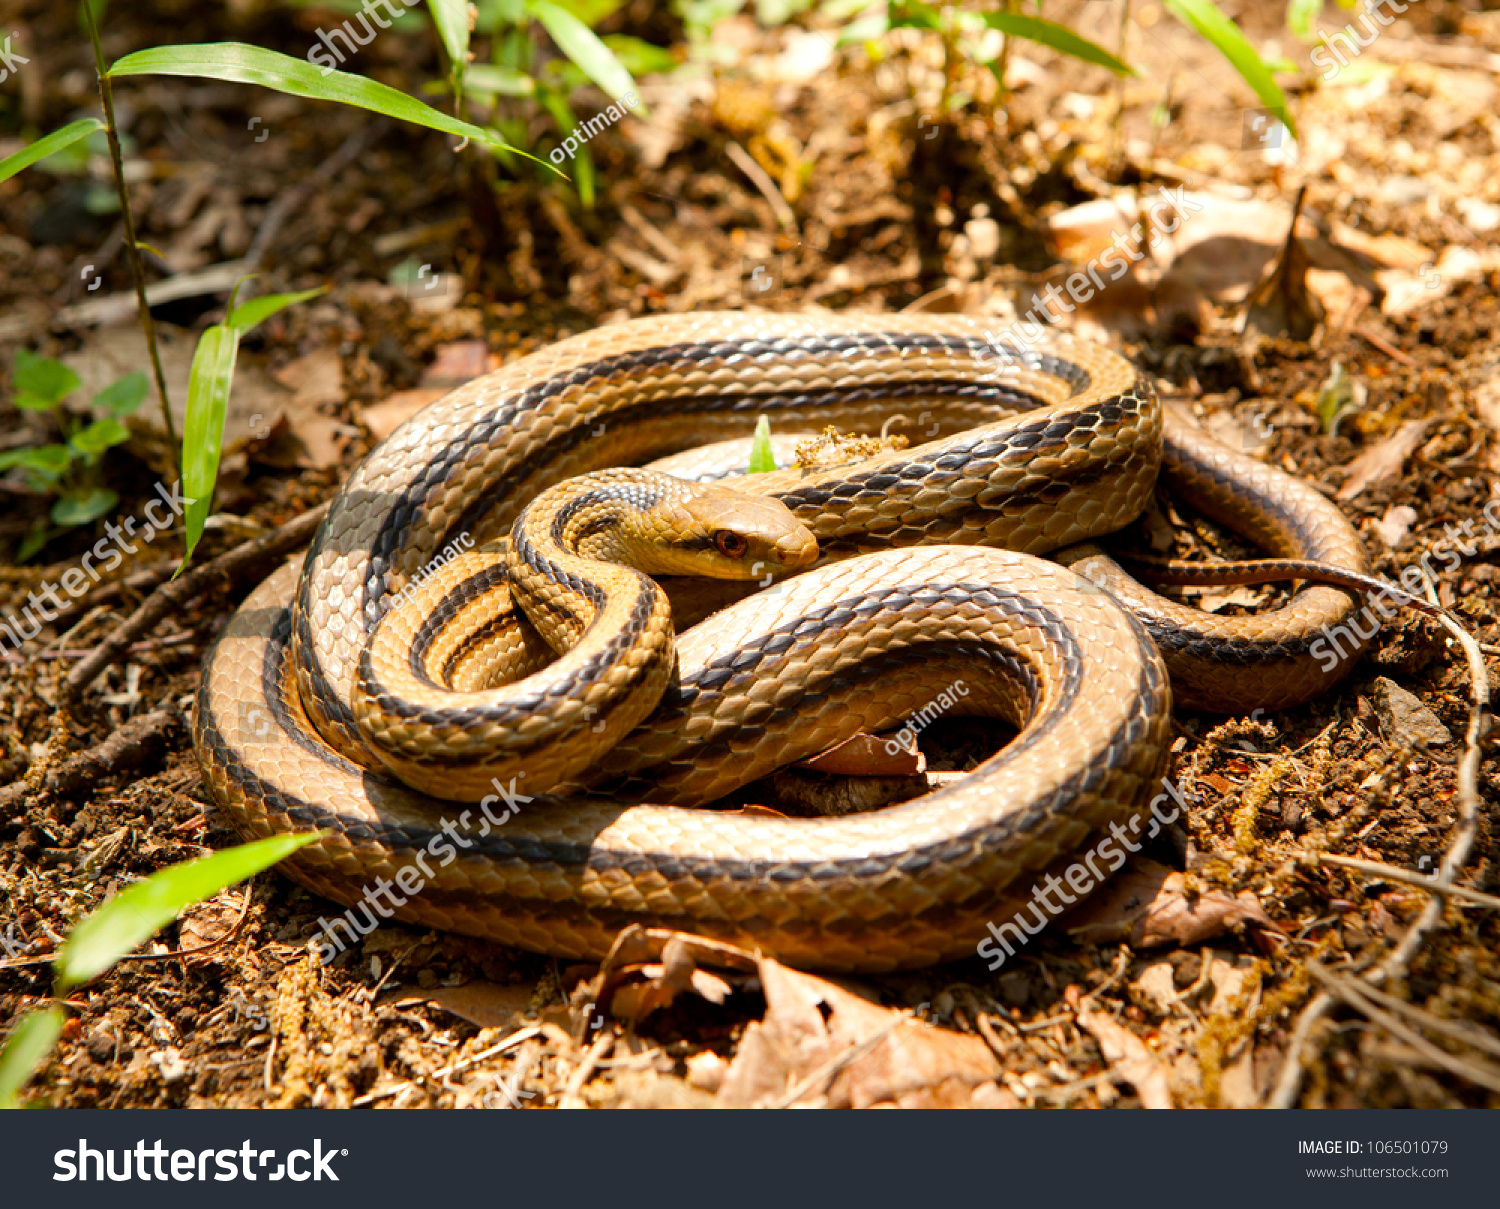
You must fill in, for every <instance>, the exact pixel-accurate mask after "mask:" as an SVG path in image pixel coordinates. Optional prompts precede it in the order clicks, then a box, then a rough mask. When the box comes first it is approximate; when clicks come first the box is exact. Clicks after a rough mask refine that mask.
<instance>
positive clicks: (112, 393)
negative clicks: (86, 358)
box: [94, 370, 146, 420]
mask: <svg viewBox="0 0 1500 1209" xmlns="http://www.w3.org/2000/svg"><path fill="white" fill-rule="evenodd" d="M145 398H146V375H145V374H143V373H141V371H140V370H136V371H135V373H133V374H126V375H125V376H124V377H123V378H121V379H119V380H118V381H116V382H111V383H110V384H109V385H108V386H106V387H105V388H104V389H103V390H101V391H100V392H99V393H98V394H97V395H95V396H94V406H95V407H102V408H103V409H104V410H105V411H107V412H109V414H110V415H112V416H114V417H115V419H117V420H118V419H119V418H120V417H121V416H128V415H129V414H130V413H131V412H133V411H134V410H135V409H136V408H137V407H139V406H140V405H141V403H142V401H143V400H144V399H145Z"/></svg>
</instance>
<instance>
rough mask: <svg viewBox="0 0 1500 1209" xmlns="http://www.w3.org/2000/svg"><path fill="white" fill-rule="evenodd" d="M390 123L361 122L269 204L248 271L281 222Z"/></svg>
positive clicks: (253, 244)
mask: <svg viewBox="0 0 1500 1209" xmlns="http://www.w3.org/2000/svg"><path fill="white" fill-rule="evenodd" d="M390 126H391V124H390V123H389V122H387V121H386V120H385V119H384V118H382V119H380V120H378V121H374V122H366V123H361V124H360V127H359V129H358V130H356V131H355V132H354V133H353V134H351V135H350V136H349V137H348V138H346V139H345V140H344V141H343V143H342V144H340V146H339V149H338V150H337V151H335V152H334V153H333V154H332V155H330V156H329V157H328V158H327V159H326V160H324V161H323V162H322V163H321V164H319V165H318V167H317V168H316V170H314V171H313V172H312V173H311V174H309V176H308V177H307V179H306V180H304V181H303V182H302V183H301V184H299V185H297V186H296V187H295V188H293V189H290V190H288V191H287V192H286V193H284V194H282V195H281V196H280V197H278V198H277V199H276V200H275V201H274V202H272V203H271V204H270V205H269V206H267V207H266V214H265V217H264V218H262V219H261V220H260V226H259V227H258V228H256V231H255V238H253V239H252V240H251V241H250V249H249V251H247V252H246V253H245V272H246V273H253V272H255V271H256V270H257V269H258V268H260V261H261V257H263V256H264V255H265V254H266V250H267V249H268V248H269V247H270V246H271V241H272V240H273V239H275V238H276V232H277V231H279V230H280V229H281V224H282V223H284V222H286V220H287V216H288V215H290V214H292V213H293V212H295V211H296V210H298V209H299V208H300V207H301V206H303V205H304V204H305V203H306V202H307V199H308V198H309V197H311V196H312V194H313V191H314V190H316V189H317V188H318V187H319V186H320V185H326V184H328V183H329V182H331V181H332V180H333V178H334V177H335V176H337V175H338V174H339V173H340V172H342V171H343V170H344V169H345V168H346V167H348V166H349V165H350V164H352V163H353V162H354V161H355V160H356V159H358V158H359V157H360V156H361V155H363V154H364V152H365V151H367V150H368V149H369V148H370V147H372V146H374V145H375V143H376V142H377V141H378V140H379V138H380V136H381V135H383V134H384V133H385V132H386V131H387V130H389V129H390Z"/></svg>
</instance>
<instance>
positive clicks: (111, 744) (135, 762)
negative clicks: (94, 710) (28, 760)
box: [0, 709, 182, 810]
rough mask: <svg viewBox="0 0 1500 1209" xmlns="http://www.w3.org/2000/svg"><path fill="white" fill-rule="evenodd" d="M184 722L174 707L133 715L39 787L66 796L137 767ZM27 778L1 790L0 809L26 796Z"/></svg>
mask: <svg viewBox="0 0 1500 1209" xmlns="http://www.w3.org/2000/svg"><path fill="white" fill-rule="evenodd" d="M181 725H182V718H181V716H180V715H179V714H178V713H177V711H176V710H175V709H158V710H153V711H152V712H151V713H149V714H141V715H140V716H138V717H135V718H131V719H130V720H129V721H128V722H126V723H125V725H123V726H122V727H120V729H119V730H117V731H115V732H114V733H113V734H112V735H110V736H109V738H107V739H105V740H104V742H103V743H101V744H99V746H97V747H94V748H91V749H90V750H88V751H82V752H78V753H77V754H76V755H73V756H70V757H69V758H68V759H67V760H65V761H64V762H63V763H62V764H60V765H58V766H57V767H56V768H54V769H52V771H51V772H49V773H47V774H46V776H45V777H44V778H43V780H42V783H41V785H40V786H39V787H38V788H39V789H41V790H45V791H46V792H48V793H53V794H58V795H62V796H66V795H68V794H71V793H77V792H78V791H79V790H81V789H88V788H91V787H92V786H93V785H95V784H96V783H97V782H98V780H99V778H100V777H102V776H105V775H107V774H109V773H114V772H120V771H122V770H124V769H129V768H138V767H140V766H141V765H142V764H144V763H146V762H147V761H148V760H151V759H154V758H155V757H156V755H157V754H158V753H159V752H160V751H161V750H162V749H163V748H164V747H165V746H166V742H167V739H168V737H169V735H170V733H171V732H172V731H173V730H174V729H175V728H177V727H179V726H181ZM27 792H28V786H27V782H26V781H17V782H16V783H15V784H13V785H7V786H5V788H4V789H0V810H5V809H6V808H8V807H10V806H12V805H14V804H15V803H17V802H19V801H21V800H22V799H24V798H25V797H26V794H27Z"/></svg>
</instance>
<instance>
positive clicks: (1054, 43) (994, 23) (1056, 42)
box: [984, 12, 1135, 76]
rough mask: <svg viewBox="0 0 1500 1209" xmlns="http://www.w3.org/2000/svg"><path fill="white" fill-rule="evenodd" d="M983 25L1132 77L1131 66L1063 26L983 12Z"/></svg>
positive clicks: (1036, 19)
mask: <svg viewBox="0 0 1500 1209" xmlns="http://www.w3.org/2000/svg"><path fill="white" fill-rule="evenodd" d="M984 23H985V24H986V25H988V26H989V27H990V28H991V29H998V30H999V31H1000V32H1001V33H1002V34H1005V35H1006V36H1007V37H1010V38H1025V39H1026V40H1027V41H1028V42H1039V43H1041V44H1042V45H1043V46H1050V47H1051V48H1052V49H1053V50H1057V51H1061V52H1062V53H1063V54H1065V55H1072V56H1073V57H1074V58H1075V59H1082V60H1083V61H1084V62H1085V63H1096V64H1098V65H1099V66H1100V67H1107V68H1109V70H1110V71H1112V72H1114V73H1115V75H1117V76H1133V75H1135V69H1134V68H1133V67H1129V66H1127V65H1126V64H1124V63H1122V62H1120V60H1119V59H1117V58H1115V56H1114V55H1112V54H1110V53H1109V51H1107V50H1105V49H1104V47H1102V46H1100V45H1098V43H1095V42H1090V41H1089V40H1088V39H1087V38H1084V37H1080V36H1079V35H1078V34H1075V33H1074V32H1073V31H1072V30H1071V29H1069V28H1068V27H1067V26H1066V25H1059V24H1057V22H1055V21H1043V20H1042V19H1041V18H1040V17H1024V16H1022V15H1021V14H1020V13H1004V12H1001V13H985V14H984Z"/></svg>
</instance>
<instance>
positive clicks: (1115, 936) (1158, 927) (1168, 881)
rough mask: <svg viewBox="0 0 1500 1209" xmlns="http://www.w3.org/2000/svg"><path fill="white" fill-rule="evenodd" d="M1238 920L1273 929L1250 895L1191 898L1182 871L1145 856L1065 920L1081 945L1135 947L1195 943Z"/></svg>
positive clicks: (1206, 894) (1210, 893)
mask: <svg viewBox="0 0 1500 1209" xmlns="http://www.w3.org/2000/svg"><path fill="white" fill-rule="evenodd" d="M1239 923H1246V924H1249V925H1251V926H1252V927H1255V928H1259V929H1264V930H1267V931H1272V932H1274V931H1277V928H1276V925H1275V924H1274V923H1273V922H1272V921H1271V919H1270V917H1269V916H1267V915H1266V913H1265V912H1264V911H1263V910H1261V908H1260V905H1259V904H1258V903H1257V902H1256V901H1255V899H1254V896H1253V895H1247V896H1242V897H1240V898H1230V897H1229V896H1228V895H1227V894H1221V893H1219V892H1218V891H1215V890H1209V891H1206V892H1204V893H1201V894H1198V895H1196V896H1194V897H1191V898H1190V897H1188V895H1187V893H1186V879H1185V877H1184V875H1183V874H1181V873H1177V872H1174V871H1173V870H1171V869H1168V868H1167V867H1166V866H1165V865H1158V864H1157V863H1156V862H1155V861H1148V860H1137V861H1134V862H1133V863H1132V865H1131V867H1130V868H1129V869H1127V870H1126V871H1125V872H1124V873H1123V874H1121V875H1120V876H1118V877H1116V878H1114V879H1112V880H1111V881H1109V882H1108V883H1106V884H1105V887H1104V891H1103V893H1102V894H1096V895H1094V896H1093V897H1091V898H1089V899H1088V900H1086V901H1085V902H1084V904H1083V905H1082V906H1081V907H1079V908H1078V909H1077V910H1075V911H1071V912H1069V913H1068V918H1067V928H1068V935H1069V936H1071V937H1072V938H1073V939H1075V940H1077V941H1078V942H1079V943H1081V944H1096V945H1097V944H1105V943H1106V942H1108V941H1116V940H1123V941H1127V942H1128V943H1129V944H1131V945H1132V946H1134V947H1135V948H1149V947H1151V946H1152V945H1164V944H1173V945H1191V944H1197V943H1198V942H1199V941H1203V940H1209V939H1211V938H1212V937H1215V936H1218V935H1220V934H1221V933H1223V932H1226V931H1228V930H1229V929H1230V928H1232V927H1234V925H1235V924H1239Z"/></svg>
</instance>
